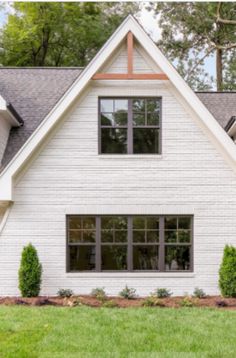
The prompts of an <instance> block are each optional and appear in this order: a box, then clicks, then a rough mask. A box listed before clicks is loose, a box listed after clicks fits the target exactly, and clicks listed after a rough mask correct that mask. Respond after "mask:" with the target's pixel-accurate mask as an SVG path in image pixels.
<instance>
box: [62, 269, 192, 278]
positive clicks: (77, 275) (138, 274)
mask: <svg viewBox="0 0 236 358" xmlns="http://www.w3.org/2000/svg"><path fill="white" fill-rule="evenodd" d="M66 277H67V278H82V277H85V278H88V277H89V278H174V279H176V278H193V277H195V273H194V272H176V271H175V272H174V271H173V272H74V273H73V272H67V273H66Z"/></svg>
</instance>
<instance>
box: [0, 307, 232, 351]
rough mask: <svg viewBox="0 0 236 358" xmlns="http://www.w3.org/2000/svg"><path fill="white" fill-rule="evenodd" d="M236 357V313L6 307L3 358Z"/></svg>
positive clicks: (1, 319)
mask: <svg viewBox="0 0 236 358" xmlns="http://www.w3.org/2000/svg"><path fill="white" fill-rule="evenodd" d="M235 356H236V311H226V310H222V311H221V310H216V309H200V308H181V309H164V308H129V309H117V308H112V309H109V308H99V309H94V308H89V307H75V308H68V307H65V308H64V307H60V308H58V307H17V306H11V307H10V306H8V307H7V306H1V307H0V357H1V358H2V357H12V358H13V357H14V358H18V357H25V358H28V357H30V358H34V357H46V358H47V357H48V358H49V357H50V358H57V357H58V358H61V357H66V358H69V357H76V358H77V357H79V358H80V357H83V358H86V357H89V358H100V357H101V358H106V357H112V358H113V357H114V358H120V357H122V358H123V357H124V358H126V357H128V358H134V357H135V358H139V357H140V358H156V357H161V358H162V357H163V358H173V357H181V358H185V357H187V358H190V357H191V358H192V357H193V358H195V357H199V358H200V357H201V358H204V357H212V358H213V357H214V358H215V357H220V358H222V357H227V358H228V357H235Z"/></svg>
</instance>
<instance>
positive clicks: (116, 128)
mask: <svg viewBox="0 0 236 358" xmlns="http://www.w3.org/2000/svg"><path fill="white" fill-rule="evenodd" d="M99 109H100V110H99V112H100V113H99V118H100V143H99V152H100V153H101V154H159V153H160V152H161V150H160V147H161V143H160V134H161V133H160V131H161V129H160V123H161V99H160V98H128V99H127V98H101V99H100V103H99Z"/></svg>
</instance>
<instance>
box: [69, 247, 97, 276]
mask: <svg viewBox="0 0 236 358" xmlns="http://www.w3.org/2000/svg"><path fill="white" fill-rule="evenodd" d="M69 258H70V267H69V270H70V271H85V270H86V271H90V270H95V246H69Z"/></svg>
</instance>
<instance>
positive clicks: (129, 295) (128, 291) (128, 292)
mask: <svg viewBox="0 0 236 358" xmlns="http://www.w3.org/2000/svg"><path fill="white" fill-rule="evenodd" d="M119 295H120V296H121V297H123V298H126V299H128V300H132V299H134V298H135V297H136V290H135V289H134V288H129V287H128V286H127V285H126V286H125V288H123V290H122V291H121V292H120V293H119Z"/></svg>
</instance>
